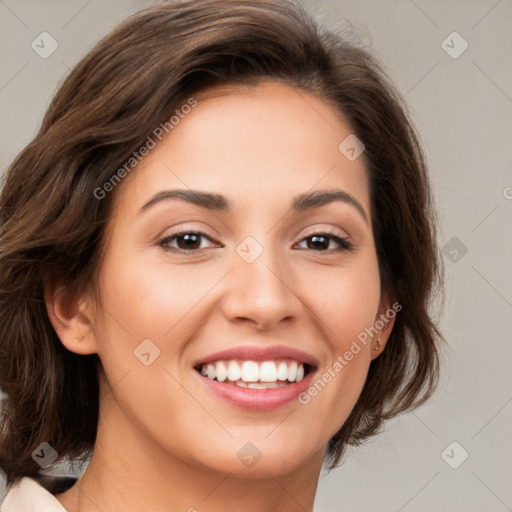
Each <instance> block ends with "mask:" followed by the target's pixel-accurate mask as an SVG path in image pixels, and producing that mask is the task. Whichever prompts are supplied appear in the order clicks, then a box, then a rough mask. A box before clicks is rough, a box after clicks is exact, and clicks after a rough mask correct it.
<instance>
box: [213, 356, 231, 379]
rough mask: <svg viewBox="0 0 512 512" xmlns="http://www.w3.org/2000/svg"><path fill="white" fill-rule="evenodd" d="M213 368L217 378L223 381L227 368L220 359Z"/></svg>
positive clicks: (226, 374) (225, 377)
mask: <svg viewBox="0 0 512 512" xmlns="http://www.w3.org/2000/svg"><path fill="white" fill-rule="evenodd" d="M215 370H216V371H217V380H218V381H219V382H224V381H225V380H226V379H227V378H228V369H227V368H226V365H225V364H224V363H223V362H222V361H218V362H217V363H216V365H215Z"/></svg>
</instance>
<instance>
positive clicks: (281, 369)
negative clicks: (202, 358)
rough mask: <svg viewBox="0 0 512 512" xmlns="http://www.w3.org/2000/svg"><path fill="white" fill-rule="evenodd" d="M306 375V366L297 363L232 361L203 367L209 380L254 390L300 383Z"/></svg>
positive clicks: (204, 373)
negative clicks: (240, 362)
mask: <svg viewBox="0 0 512 512" xmlns="http://www.w3.org/2000/svg"><path fill="white" fill-rule="evenodd" d="M304 373H305V372H304V365H303V364H299V363H298V362H297V361H277V362H276V361H262V362H261V363H258V362H256V361H244V362H243V363H242V364H239V363H238V362H237V361H235V360H232V361H216V362H212V363H208V364H203V365H202V366H201V374H202V375H204V376H205V377H208V378H209V379H212V380H217V381H219V382H227V383H230V384H236V385H237V386H241V387H249V388H252V389H269V388H274V387H280V386H281V385H287V384H288V383H293V382H300V381H301V380H302V379H303V378H304ZM248 384H249V386H248ZM252 384H258V386H253V385H252ZM274 384H276V385H275V386H274Z"/></svg>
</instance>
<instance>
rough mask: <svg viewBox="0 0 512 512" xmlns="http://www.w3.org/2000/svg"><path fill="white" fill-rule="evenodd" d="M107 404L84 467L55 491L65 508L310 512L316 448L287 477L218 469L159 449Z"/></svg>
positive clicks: (86, 511)
mask: <svg viewBox="0 0 512 512" xmlns="http://www.w3.org/2000/svg"><path fill="white" fill-rule="evenodd" d="M102 399H103V398H102ZM111 399H112V397H111ZM112 401H113V402H115V400H112ZM104 404H105V402H103V405H104ZM108 405H109V407H102V408H101V410H102V414H100V420H99V423H98V434H97V440H96V444H95V448H94V452H93V455H92V458H91V461H90V463H89V465H88V467H87V469H86V470H85V472H84V473H83V474H82V476H81V477H80V478H79V479H78V481H77V483H76V484H75V485H74V486H73V487H72V488H71V489H70V490H68V491H67V492H65V493H62V494H60V495H57V496H56V498H57V499H58V500H59V501H60V503H61V504H62V505H63V506H64V508H66V509H67V510H68V511H69V512H98V510H101V511H102V512H111V511H115V510H123V511H124V512H132V511H133V512H135V511H137V512H140V510H151V511H152V512H171V511H183V512H185V511H187V512H201V511H203V510H208V512H231V511H238V510H244V511H245V512H268V510H279V511H280V512H299V511H300V512H311V511H312V510H313V504H314V499H315V493H316V488H317V484H318V479H319V476H320V471H321V467H322V460H323V452H322V453H317V454H315V456H314V457H313V458H312V459H311V460H309V461H307V462H306V463H305V464H303V465H302V466H301V467H299V468H297V469H294V470H293V471H291V472H289V473H287V474H280V475H277V476H276V475H272V474H271V472H268V473H266V476H263V477H260V478H250V477H247V475H245V476H241V475H238V474H237V473H236V472H231V473H227V474H226V473H221V472H219V471H215V470H211V469H210V468H205V467H200V466H199V464H197V465H196V464H194V463H193V462H188V461H184V460H183V459H181V458H178V457H176V456H174V455H172V454H169V453H168V452H165V451H164V450H163V449H162V447H160V446H158V445H156V444H155V443H153V442H152V441H151V440H150V439H149V438H148V437H147V436H146V435H145V434H144V433H143V432H141V431H140V430H139V429H137V428H136V427H135V426H134V425H133V424H132V423H131V422H130V421H129V420H128V419H127V418H126V417H125V415H124V414H123V413H122V411H121V410H120V409H119V407H118V406H117V405H113V404H108ZM120 432H122V436H120V435H119V433H120Z"/></svg>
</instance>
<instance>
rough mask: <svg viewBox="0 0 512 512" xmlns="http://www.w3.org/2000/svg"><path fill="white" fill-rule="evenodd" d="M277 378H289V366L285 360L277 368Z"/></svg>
mask: <svg viewBox="0 0 512 512" xmlns="http://www.w3.org/2000/svg"><path fill="white" fill-rule="evenodd" d="M277 378H278V379H279V380H287V379H288V366H286V363H285V362H284V361H282V362H280V363H279V367H278V368H277Z"/></svg>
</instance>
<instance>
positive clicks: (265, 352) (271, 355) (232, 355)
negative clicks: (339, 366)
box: [194, 345, 318, 367]
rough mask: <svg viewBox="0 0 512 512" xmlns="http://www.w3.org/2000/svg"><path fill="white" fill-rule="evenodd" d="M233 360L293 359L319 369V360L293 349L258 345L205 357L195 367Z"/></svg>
mask: <svg viewBox="0 0 512 512" xmlns="http://www.w3.org/2000/svg"><path fill="white" fill-rule="evenodd" d="M231 359H241V360H247V361H272V360H275V359H293V360H295V361H297V362H299V363H306V364H308V365H310V366H313V367H317V366H318V361H317V359H316V358H315V357H314V356H312V355H311V354H308V353H307V352H303V351H302V350H298V349H296V348H292V347H286V346H284V345H273V346H270V347H268V346H266V347H261V346H256V345H245V346H241V347H235V348H229V349H226V350H221V351H220V352H215V353H213V354H210V355H208V356H206V357H203V358H201V359H199V360H198V361H196V363H195V364H194V366H199V365H202V364H207V363H212V362H215V361H226V360H231Z"/></svg>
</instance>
